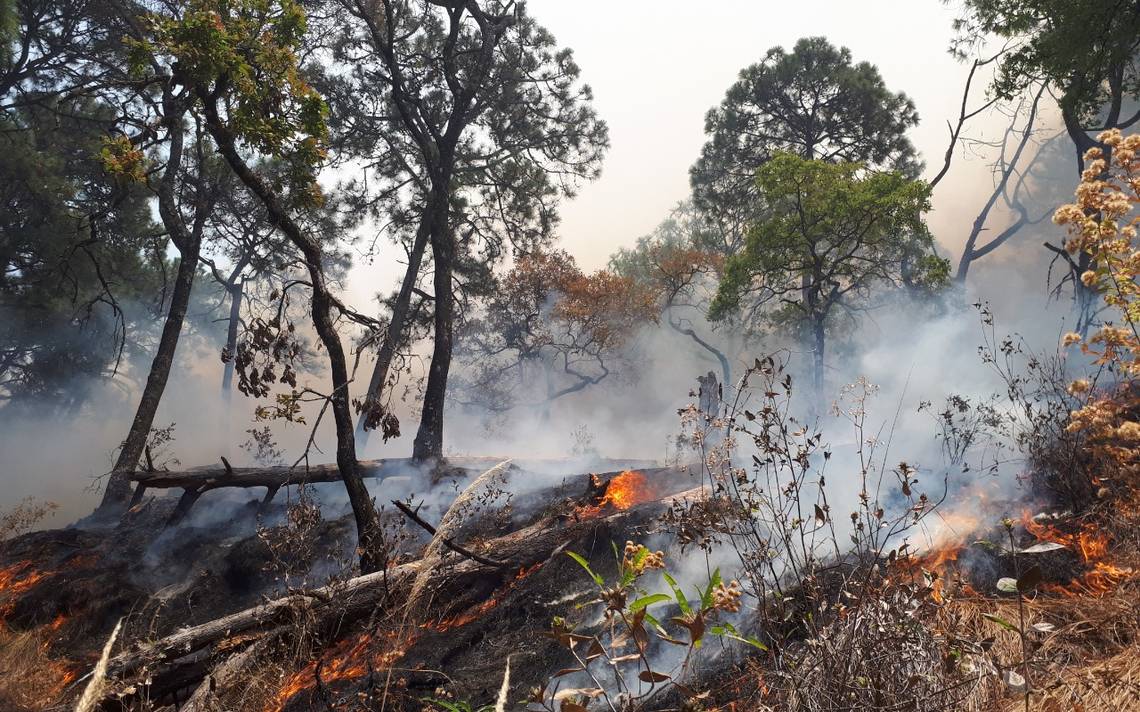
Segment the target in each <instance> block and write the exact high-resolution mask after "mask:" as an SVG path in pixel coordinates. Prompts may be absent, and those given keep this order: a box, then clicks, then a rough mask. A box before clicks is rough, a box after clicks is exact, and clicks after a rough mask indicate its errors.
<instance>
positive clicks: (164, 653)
mask: <svg viewBox="0 0 1140 712" xmlns="http://www.w3.org/2000/svg"><path fill="white" fill-rule="evenodd" d="M506 464H507V463H502V466H501V467H500V468H494V469H496V470H498V469H501V468H502V467H505V466H506ZM485 474H486V473H485ZM679 483H680V481H678V480H674V481H668V480H661V485H662V487H663V489H665V490H666V491H658V492H657V494H656V495H655V496H652V497H651V498H649V499H646V500H643V501H640V502H637V503H633V504H632V506H629V507H628V508H620V509H610V510H608V511H607V510H604V509H603V508H602V507H600V506H598V505H592V504H589V503H588V502H582V503H580V504H573V503H572V502H570V503H568V505H567V506H571V508H570V509H569V510H566V511H555V512H554V513H550V512H548V513H547V514H545V515H544V516H541V517H540V518H539V519H538V520H537V521H531V522H529V523H528V524H527V525H524V526H522V527H521V528H519V529H516V530H513V531H511V532H509V533H506V534H505V535H502V536H499V537H495V538H491V539H488V540H486V541H484V542H483V543H482V546H481V547H479V549H480V551H482V552H491V551H493V552H495V559H494V560H489V561H490V563H491V564H493V565H489V564H488V563H485V562H484V561H480V559H485V558H486V557H485V556H483V555H480V556H479V558H470V557H466V556H464V557H463V558H461V559H451V558H447V557H445V556H444V555H443V554H444V552H443V549H444V548H445V545H442V544H439V545H438V546H437V547H435V548H433V547H428V550H429V551H425V555H429V556H428V557H427V558H425V559H421V560H420V561H416V562H412V563H407V564H402V565H400V566H396V567H393V568H391V569H387V570H385V571H380V572H376V573H373V574H368V575H365V576H360V577H356V578H353V579H350V580H348V581H344V582H337V583H334V584H331V585H329V586H325V587H323V588H320V589H316V590H314V591H309V592H301V593H296V594H292V595H289V596H285V597H283V598H280V599H277V600H274V601H269V602H267V603H264V604H261V605H258V606H254V607H252V608H248V609H246V610H243V611H238V612H237V613H233V614H230V615H227V616H224V617H221V618H218V619H215V620H213V621H208V622H206V623H203V624H200V625H197V626H193V627H189V628H184V629H181V630H178V631H176V632H174V633H173V634H171V635H168V636H166V637H164V638H162V639H160V640H157V641H149V642H143V643H141V644H136V645H135V646H133V647H132V648H131V649H129V650H127V651H125V652H123V653H121V654H120V655H118V656H116V657H115V658H113V659H112V660H111V661H110V664H109V666H108V674H109V676H110V677H112V678H115V679H118V680H120V681H123V682H127V681H129V679H130V678H132V677H142V678H143V679H147V680H150V681H151V682H150V683H148V684H145V685H143V686H142V687H140V688H137V689H145V690H146V694H149V695H153V696H155V697H156V698H157V697H162V696H166V695H170V694H172V693H174V692H177V691H179V690H188V691H192V692H194V693H195V694H197V693H198V691H199V690H200V691H201V695H199V697H205V696H206V694H207V692H210V693H211V694H212V692H213V689H212V687H208V688H201V684H200V683H201V681H202V680H203V678H204V677H205V676H206V675H207V674H208V673H209V671H210V669H211V667H212V668H213V669H214V671H215V672H216V673H217V678H222V677H227V676H228V668H223V667H221V666H223V665H225V660H226V659H228V658H229V657H232V656H234V655H239V654H240V653H241V652H242V651H243V650H246V649H248V648H249V647H250V646H251V645H256V646H262V645H265V644H266V643H267V641H270V640H274V639H279V638H282V637H286V638H287V637H289V636H290V635H293V634H295V633H296V631H297V629H298V625H297V624H298V623H299V622H301V621H304V622H305V623H306V624H308V625H311V626H312V629H314V630H315V629H319V630H323V631H325V632H326V633H329V632H331V633H332V634H333V635H336V632H335V631H343V630H345V628H346V626H348V625H351V624H353V623H354V622H356V621H359V620H360V619H362V618H365V617H367V616H369V615H370V614H372V613H374V612H375V611H376V610H377V608H378V607H380V608H383V609H384V610H385V611H386V612H387V613H393V614H395V613H396V611H394V610H393V608H392V606H391V605H387V606H385V605H384V601H385V600H388V601H389V603H390V602H391V601H399V600H402V601H404V602H405V605H407V606H408V608H407V613H410V614H411V616H410V619H411V620H412V621H414V622H415V623H414V624H415V625H420V626H424V627H426V628H430V629H433V630H445V629H447V628H449V627H451V626H453V625H457V624H458V623H456V621H457V620H460V619H462V618H463V614H464V612H466V611H484V610H487V608H488V606H493V605H494V604H495V603H496V602H497V601H498V600H501V596H502V595H503V592H504V591H510V590H512V589H514V588H516V587H517V586H518V585H519V583H520V582H521V580H522V579H523V578H524V577H525V576H526V575H528V574H529V573H530V572H533V571H535V570H536V569H538V568H541V566H542V565H543V564H545V563H547V562H549V561H550V560H551V559H553V558H554V557H556V556H558V554H559V553H561V552H562V551H563V550H565V548H566V547H567V546H568V545H570V544H571V543H573V542H583V541H588V540H593V539H594V538H596V536H597V535H598V534H600V533H601V532H600V530H606V531H608V533H606V534H604V535H603V537H604V538H609V537H610V536H611V535H613V536H618V535H619V533H620V536H626V535H627V534H632V532H630V531H629V530H630V529H631V528H639V527H640V526H641V525H642V524H644V523H646V522H650V521H653V520H654V519H655V518H656V516H657V515H658V513H659V512H660V511H661V509H662V508H663V507H664V506H667V505H668V503H669V502H670V501H671V500H673V499H678V498H687V497H691V496H695V494H696V493H697V492H699V491H700V488H698V489H697V490H688V491H684V492H677V489H680V488H678V487H676V485H677V484H679ZM668 490H672V491H671V492H670V491H668ZM460 499H463V498H462V497H460ZM587 499H589V497H587ZM454 511H455V508H454V507H453V508H452V509H451V510H449V512H448V513H447V514H446V515H445V516H444V518H443V520H442V521H441V525H440V531H441V532H442V533H444V534H447V533H450V531H451V530H452V528H453V526H454V523H453V522H452V521H451V520H452V518H453V517H452V516H450V515H452V514H453V513H454ZM438 538H439V537H438V535H437V537H436V539H438ZM504 564H505V565H504ZM413 593H418V594H419V595H418V596H414V595H412V594H413ZM388 595H391V598H386V597H387V596H388ZM416 598H418V599H419V601H420V603H421V605H419V606H416V605H413V604H412V601H413V599H416ZM457 617H458V618H457ZM405 619H407V617H406V618H405ZM219 656H224V657H219ZM207 660H212V661H214V664H213V665H210V664H207V662H206V661H207ZM235 666H239V664H238V663H236V662H235ZM224 672H226V673H227V675H223V673H224ZM217 678H216V679H215V682H220V679H217ZM174 685H177V686H178V687H177V690H176V689H175V688H174V687H173V686H174ZM129 689H133V688H129ZM131 694H139V693H138V692H137V691H136V692H133V693H131Z"/></svg>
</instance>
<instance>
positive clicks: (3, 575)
mask: <svg viewBox="0 0 1140 712" xmlns="http://www.w3.org/2000/svg"><path fill="white" fill-rule="evenodd" d="M49 575H50V574H47V573H44V572H42V571H36V570H35V569H32V562H30V561H20V562H18V563H15V564H12V565H11V566H9V567H7V568H5V569H0V620H2V619H4V618H7V617H8V616H9V615H10V614H11V613H12V609H13V608H15V606H16V600H15V599H17V598H19V597H20V596H21V595H23V594H24V593H27V592H28V591H29V590H31V589H32V588H33V587H35V585H36V584H38V583H39V582H40V581H42V580H43V579H44V578H46V577H47V576H49Z"/></svg>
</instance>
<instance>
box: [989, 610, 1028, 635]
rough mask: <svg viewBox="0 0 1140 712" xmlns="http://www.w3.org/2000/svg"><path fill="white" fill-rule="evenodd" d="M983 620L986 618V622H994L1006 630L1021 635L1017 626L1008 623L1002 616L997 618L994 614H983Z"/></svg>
mask: <svg viewBox="0 0 1140 712" xmlns="http://www.w3.org/2000/svg"><path fill="white" fill-rule="evenodd" d="M982 618H985V619H986V620H989V621H993V622H994V623H997V624H998V625H1000V626H1001V627H1002V628H1005V629H1006V630H1011V631H1013V632H1014V633H1020V632H1021V631H1019V630H1018V629H1017V626H1015V625H1014V624H1012V623H1010V622H1009V621H1007V620H1006V619H1004V618H1002V617H1000V616H995V615H994V614H992V613H983V614H982Z"/></svg>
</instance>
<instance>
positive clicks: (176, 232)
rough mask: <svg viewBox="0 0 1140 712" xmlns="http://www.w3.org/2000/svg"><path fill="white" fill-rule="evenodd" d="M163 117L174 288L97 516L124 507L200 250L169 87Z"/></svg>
mask: <svg viewBox="0 0 1140 712" xmlns="http://www.w3.org/2000/svg"><path fill="white" fill-rule="evenodd" d="M164 92H165V93H164V97H163V113H164V123H165V124H166V128H167V131H168V134H169V139H170V140H169V143H170V145H169V150H168V154H167V161H166V168H165V169H164V171H163V176H162V180H161V182H160V184H159V188H158V207H159V215H160V217H161V219H162V223H163V226H164V227H165V228H166V230H167V231H168V232H169V234H170V236H171V241H172V242H173V243H174V246H175V247H176V248H177V249H178V252H179V262H178V273H177V276H176V277H175V281H174V289H173V290H172V292H171V296H170V307H169V308H168V309H167V312H166V321H165V322H164V323H163V325H162V335H161V336H160V337H159V341H158V350H157V351H156V352H155V354H154V360H153V361H151V365H150V372H149V373H148V374H147V379H146V385H145V386H144V387H143V392H142V397H141V398H140V399H139V405H138V408H137V409H136V410H135V417H134V419H133V420H132V421H131V427H130V430H128V432H127V437H126V439H125V440H124V441H123V446H122V448H121V449H120V450H119V456H118V457H117V458H116V460H115V465H114V467H112V468H111V474H110V477H109V479H108V481H107V487H106V489H105V490H104V491H103V499H102V501H101V502H100V504H99V509H98V512H100V513H102V514H115V513H117V512H120V511H122V510H123V509H125V508H126V505H127V503H128V502H129V500H130V496H131V481H130V475H131V473H133V472H134V471H135V468H137V467H138V464H139V459H140V458H142V455H143V451H144V449H145V448H146V443H147V438H148V437H149V435H150V429H151V427H152V426H153V425H154V416H155V413H157V412H158V405H159V403H160V402H161V401H162V394H163V392H164V391H165V390H166V382H167V380H168V379H169V378H170V369H171V367H172V365H173V364H174V354H175V351H176V350H177V348H178V338H179V336H180V335H181V333H182V324H183V322H184V321H185V319H186V310H187V308H188V306H189V304H190V293H191V291H192V290H193V287H194V276H195V274H196V273H197V271H198V256H199V252H200V251H201V246H202V228H203V223H204V221H205V216H206V215H207V214H208V212H209V208H207V207H204V206H199V207H198V209H197V210H196V211H195V212H196V215H195V224H194V227H193V229H192V230H187V229H186V226H185V224H183V222H182V215H181V214H180V211H179V209H178V199H177V196H176V186H177V183H178V174H179V172H180V171H181V168H182V153H183V143H184V128H183V125H182V118H183V115H184V114H185V112H186V107H185V105H181V104H180V103H178V102H176V101H175V99H174V98H173V93H172V88H171V87H170V86H169V85H167V86H166V87H165V88H164Z"/></svg>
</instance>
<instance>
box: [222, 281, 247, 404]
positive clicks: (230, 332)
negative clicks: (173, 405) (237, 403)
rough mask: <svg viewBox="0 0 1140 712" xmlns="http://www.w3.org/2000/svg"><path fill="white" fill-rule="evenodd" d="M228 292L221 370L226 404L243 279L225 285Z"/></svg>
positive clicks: (231, 373)
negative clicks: (222, 369)
mask: <svg viewBox="0 0 1140 712" xmlns="http://www.w3.org/2000/svg"><path fill="white" fill-rule="evenodd" d="M226 291H227V292H229V293H230V320H229V324H227V327H226V354H228V355H229V358H227V359H226V367H225V370H224V371H223V372H222V394H223V395H224V396H225V399H226V403H227V404H228V403H229V402H230V400H231V399H232V398H233V382H234V356H235V355H236V354H237V338H238V328H239V327H240V325H241V304H242V299H243V298H244V297H245V281H244V280H241V279H238V280H235V281H234V283H233V284H231V285H228V286H227V287H226ZM227 412H228V411H227Z"/></svg>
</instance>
